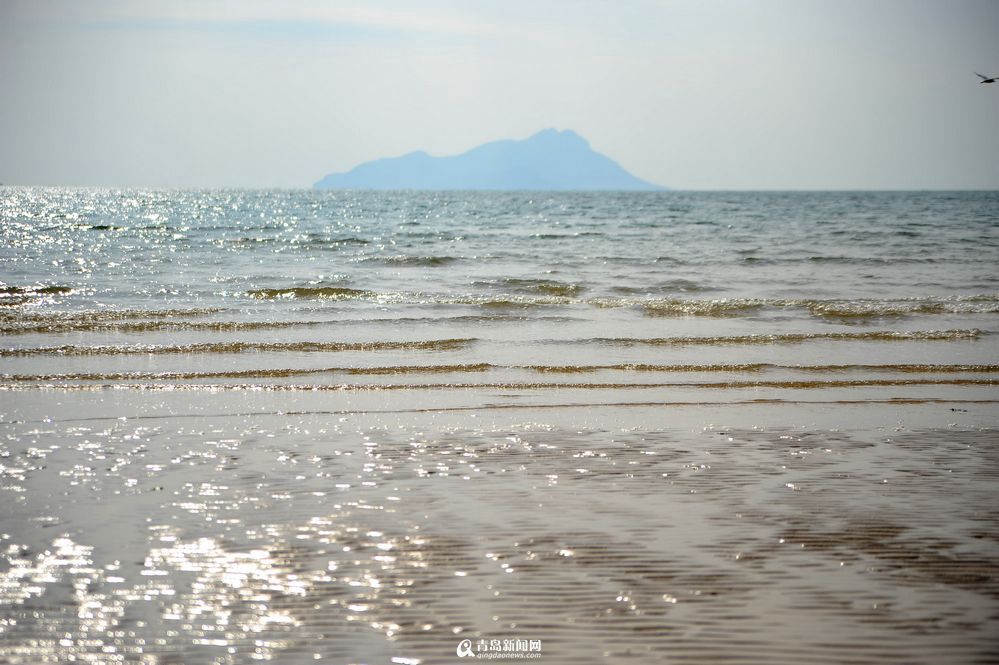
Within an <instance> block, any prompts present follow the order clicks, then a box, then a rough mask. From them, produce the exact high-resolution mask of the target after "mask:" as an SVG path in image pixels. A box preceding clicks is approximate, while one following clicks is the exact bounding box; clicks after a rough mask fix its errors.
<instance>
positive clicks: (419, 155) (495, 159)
mask: <svg viewBox="0 0 999 665" xmlns="http://www.w3.org/2000/svg"><path fill="white" fill-rule="evenodd" d="M315 187H316V188H318V189H431V190H443V189H459V190H460V189H464V190H483V189H485V190H551V191H554V190H607V191H610V190H619V191H655V190H662V189H664V188H663V187H660V186H658V185H654V184H652V183H650V182H646V181H644V180H641V179H639V178H636V177H635V176H633V175H631V174H630V173H628V172H627V171H625V170H624V168H622V167H621V166H620V165H619V164H618V163H617V162H615V161H614V160H612V159H610V158H609V157H606V156H605V155H601V154H600V153H598V152H595V151H594V150H593V149H592V148H590V144H589V142H588V141H587V140H586V139H584V138H583V137H582V136H580V135H579V134H577V133H576V132H574V131H572V130H571V129H563V130H561V131H560V130H557V129H544V130H542V131H540V132H538V133H537V134H533V135H531V136H529V137H527V138H526V139H523V140H520V141H517V140H512V139H505V140H500V141H493V142H491V143H485V144H483V145H480V146H478V147H477V148H472V149H471V150H468V151H467V152H463V153H462V154H460V155H452V156H449V157H433V156H431V155H429V154H427V153H426V152H424V151H422V150H420V151H416V152H411V153H408V154H406V155H403V156H401V157H393V158H388V159H378V160H375V161H372V162H365V163H364V164H361V165H359V166H357V167H355V168H353V169H352V170H350V171H348V172H346V173H331V174H330V175H327V176H326V177H325V178H323V179H322V180H320V181H319V182H317V183H316V184H315Z"/></svg>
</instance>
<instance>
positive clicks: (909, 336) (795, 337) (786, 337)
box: [577, 329, 982, 346]
mask: <svg viewBox="0 0 999 665" xmlns="http://www.w3.org/2000/svg"><path fill="white" fill-rule="evenodd" d="M981 335H982V331H980V330H975V329H973V330H911V331H896V330H871V331H865V332H824V333H823V332H816V333H778V334H772V335H727V336H713V337H652V338H639V337H596V338H592V339H584V340H577V342H578V343H588V342H592V343H598V344H612V345H615V346H695V345H703V346H723V345H756V344H800V343H802V342H811V341H820V340H824V341H860V342H906V341H912V342H926V341H956V340H976V339H978V338H979V337H981Z"/></svg>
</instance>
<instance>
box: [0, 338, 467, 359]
mask: <svg viewBox="0 0 999 665" xmlns="http://www.w3.org/2000/svg"><path fill="white" fill-rule="evenodd" d="M475 341H476V340H475V339H474V338H456V339H434V340H419V341H401V342H206V343H202V344H178V345H158V344H133V345H124V344H121V345H114V344H112V345H94V346H86V345H75V344H65V345H62V346H41V347H27V348H6V349H0V357H23V356H53V355H54V356H120V355H162V354H227V353H266V352H274V353H296V352H297V353H314V352H341V351H392V350H415V351H457V350H460V349H464V348H467V347H468V346H469V345H471V344H472V343H473V342H475Z"/></svg>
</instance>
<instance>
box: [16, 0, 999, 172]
mask: <svg viewBox="0 0 999 665" xmlns="http://www.w3.org/2000/svg"><path fill="white" fill-rule="evenodd" d="M975 71H978V72H981V73H983V74H990V75H997V74H999V1H997V0H981V1H961V0H941V1H935V2H930V1H921V0H881V1H879V0H857V1H854V0H783V1H782V0H772V1H762V0H760V1H749V0H747V1H738V0H728V1H724V2H722V1H711V0H690V1H670V0H615V1H606V2H603V1H586V0H575V1H572V0H550V1H548V0H467V1H461V2H460V1H458V0H451V1H434V0H426V1H424V0H414V1H408V2H403V1H398V2H393V1H391V0H373V1H369V2H362V1H360V0H357V1H352V0H345V1H342V2H341V1H337V0H329V1H324V2H319V1H315V2H309V1H300V2H277V1H274V2H263V1H257V0H233V1H212V0H207V1H202V0H191V1H175V2H167V1H161V2H137V1H133V0H120V1H114V0H107V1H104V0H66V1H53V0H25V1H17V0H0V182H4V183H8V184H53V185H119V186H146V185H148V186H170V187H174V186H180V187H188V186H192V187H229V186H235V187H271V186H273V187H307V186H310V185H311V183H312V182H314V181H316V180H318V179H319V178H320V177H321V176H323V175H324V174H326V173H329V172H333V171H344V170H348V169H349V168H351V167H353V166H355V165H356V164H358V163H359V162H362V161H367V160H370V159H375V158H379V157H387V156H396V155H400V154H403V153H406V152H410V151H412V150H419V149H424V150H427V151H428V152H430V153H431V154H436V155H446V154H454V153H458V152H461V151H464V150H466V149H468V148H471V147H474V146H475V145H478V144H480V143H484V142H486V141H490V140H495V139H499V138H523V137H526V136H528V135H530V134H532V133H534V132H536V131H538V130H540V129H543V128H546V127H556V128H559V129H566V128H569V129H574V130H575V131H577V132H579V133H580V134H582V135H583V136H584V137H586V138H587V139H589V141H590V143H591V145H592V146H593V147H594V149H596V150H598V151H600V152H603V153H605V154H607V155H608V156H610V157H612V158H613V159H615V160H617V161H619V162H620V163H621V164H622V165H623V166H624V167H625V168H627V169H628V170H630V171H631V172H632V173H634V174H635V175H637V176H639V177H641V178H644V179H647V180H650V181H652V182H656V183H659V184H663V185H667V186H671V187H676V188H690V189H854V188H858V189H922V188H933V189H948V188H962V189H963V188H988V189H999V83H997V84H991V85H980V84H979V83H978V78H977V77H976V76H975V75H974V73H973V72H975Z"/></svg>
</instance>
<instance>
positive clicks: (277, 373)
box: [0, 363, 999, 385]
mask: <svg viewBox="0 0 999 665" xmlns="http://www.w3.org/2000/svg"><path fill="white" fill-rule="evenodd" d="M497 370H500V371H503V370H528V371H533V372H537V373H539V374H592V373H596V372H599V371H616V372H639V373H656V374H696V373H702V374H759V373H762V372H764V371H768V370H793V371H797V372H808V373H818V374H823V373H824V374H840V373H843V372H856V371H863V372H868V373H871V372H874V373H903V374H999V365H933V364H929V365H925V364H888V365H776V364H769V363H743V364H729V365H655V364H641V363H635V364H632V363H624V364H614V365H493V364H491V363H464V364H456V365H381V366H373V367H301V368H260V369H246V370H217V371H207V372H65V373H49V374H0V381H9V382H13V383H22V382H41V381H63V382H65V381H192V380H206V379H282V378H291V377H298V376H315V375H321V374H329V375H338V374H343V375H349V376H395V375H406V374H481V373H483V372H490V371H497ZM858 380H859V379H858ZM863 380H867V381H875V380H877V381H883V380H886V379H863ZM785 381H788V382H800V380H795V379H786V380H785ZM854 381H856V380H854ZM714 383H719V382H714ZM757 383H758V382H757ZM806 383H808V382H806ZM641 385H651V384H644V383H643V384H641ZM684 385H686V384H684ZM754 385H755V384H754Z"/></svg>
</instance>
